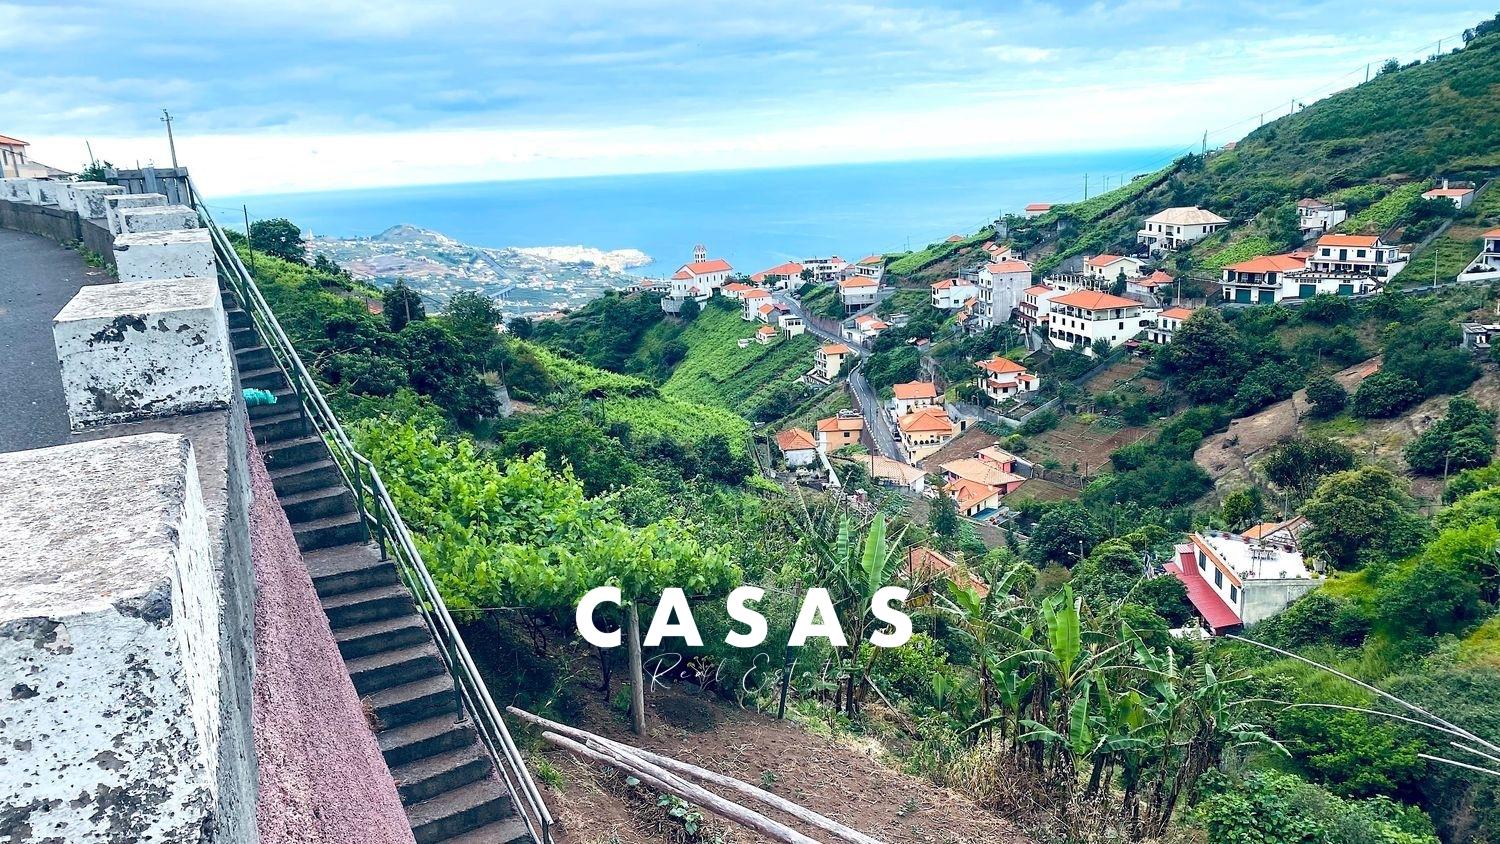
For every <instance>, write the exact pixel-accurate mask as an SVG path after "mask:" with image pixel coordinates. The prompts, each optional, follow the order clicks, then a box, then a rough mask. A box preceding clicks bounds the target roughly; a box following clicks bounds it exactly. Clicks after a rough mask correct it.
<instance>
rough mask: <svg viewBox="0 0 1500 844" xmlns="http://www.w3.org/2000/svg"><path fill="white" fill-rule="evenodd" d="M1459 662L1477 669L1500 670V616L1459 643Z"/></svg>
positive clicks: (1476, 629) (1492, 618) (1482, 625)
mask: <svg viewBox="0 0 1500 844" xmlns="http://www.w3.org/2000/svg"><path fill="white" fill-rule="evenodd" d="M1458 660H1459V662H1461V663H1463V664H1464V665H1469V666H1473V667H1476V668H1494V669H1500V615H1497V616H1492V617H1491V618H1490V620H1489V621H1486V622H1485V623H1483V624H1481V625H1479V626H1478V627H1477V628H1475V629H1474V632H1472V633H1470V634H1469V635H1468V637H1467V638H1465V639H1464V640H1463V641H1462V642H1459V643H1458Z"/></svg>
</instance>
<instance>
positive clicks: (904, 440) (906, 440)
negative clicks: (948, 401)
mask: <svg viewBox="0 0 1500 844" xmlns="http://www.w3.org/2000/svg"><path fill="white" fill-rule="evenodd" d="M896 433H897V436H898V438H899V440H900V443H901V451H902V453H903V454H904V455H905V456H906V462H908V463H919V462H921V461H922V460H924V459H926V458H927V457H929V456H930V455H932V453H933V452H935V451H937V450H938V449H940V448H942V447H943V446H945V445H947V444H948V441H949V440H951V439H953V437H954V436H956V435H957V434H958V428H957V426H955V425H954V424H953V420H952V419H949V418H948V414H947V412H946V411H944V410H943V408H941V407H938V406H935V405H934V406H932V407H924V408H921V409H920V410H914V411H912V412H911V413H908V414H906V415H905V416H902V417H901V418H900V419H898V420H896Z"/></svg>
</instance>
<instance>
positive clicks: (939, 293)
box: [928, 278, 979, 311]
mask: <svg viewBox="0 0 1500 844" xmlns="http://www.w3.org/2000/svg"><path fill="white" fill-rule="evenodd" d="M928 286H929V287H930V288H931V289H932V306H933V307H934V308H937V309H938V310H940V311H956V310H958V309H959V308H962V307H963V306H964V303H965V302H967V301H969V300H970V299H972V298H974V297H975V296H977V295H979V286H978V285H976V284H971V283H969V282H967V281H964V280H963V279H961V278H945V279H943V280H942V281H934V282H933V283H932V284H930V285H928Z"/></svg>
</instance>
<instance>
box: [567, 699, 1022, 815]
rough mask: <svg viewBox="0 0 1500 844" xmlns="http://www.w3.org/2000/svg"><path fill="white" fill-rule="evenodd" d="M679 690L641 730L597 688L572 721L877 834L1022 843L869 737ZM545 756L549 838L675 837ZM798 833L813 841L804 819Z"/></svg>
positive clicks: (653, 703) (616, 795)
mask: <svg viewBox="0 0 1500 844" xmlns="http://www.w3.org/2000/svg"><path fill="white" fill-rule="evenodd" d="M691 688H693V687H690V686H686V687H684V686H674V687H671V688H665V689H662V688H659V689H656V690H655V691H654V692H652V693H651V694H650V695H649V696H648V698H647V709H648V710H649V716H648V719H647V722H648V724H649V725H650V729H649V733H650V734H649V735H648V736H647V737H646V738H645V739H637V738H636V737H635V736H633V735H631V734H630V732H629V726H628V724H627V723H626V719H625V717H624V716H623V715H622V714H620V713H619V712H617V711H615V710H613V709H610V708H608V707H606V706H604V705H603V703H602V702H601V701H600V700H599V699H598V698H597V696H593V697H591V698H590V699H589V700H588V702H587V704H586V710H585V713H584V716H583V717H582V718H581V719H580V720H579V721H578V723H577V725H578V726H579V727H580V728H582V729H586V730H591V731H593V732H597V733H600V734H603V735H606V736H609V737H610V738H614V739H617V740H619V741H622V742H627V743H631V744H635V745H637V746H640V747H645V748H648V749H650V750H654V751H656V752H658V753H662V754H665V755H668V756H673V757H676V758H678V759H682V760H683V761H687V762H692V763H693V764H696V765H699V766H702V767H705V768H708V769H710V770H714V771H718V772H720V773H726V774H729V775H731V776H735V777H738V778H740V779H742V780H745V781H746V782H749V783H751V784H754V785H759V786H761V787H764V788H768V789H769V790H771V791H774V792H775V793H777V794H779V795H781V796H782V797H785V798H787V799H789V800H792V801H795V802H797V803H800V804H802V805H803V806H806V807H808V808H810V809H813V810H815V811H817V812H820V813H822V814H824V815H827V816H828V817H831V818H834V819H835V820H838V821H840V822H842V823H845V824H848V825H849V826H852V827H854V828H855V829H859V830H861V831H863V832H865V833H868V834H869V835H872V836H875V837H877V838H879V839H881V840H883V841H886V842H889V844H980V842H985V844H1023V842H1029V841H1030V839H1029V838H1027V837H1026V836H1025V835H1024V834H1022V833H1021V832H1020V831H1019V830H1018V829H1017V828H1016V827H1015V825H1014V824H1012V823H1010V822H1009V821H1007V820H1005V819H1004V818H1001V817H999V816H997V815H995V814H994V813H992V812H989V811H987V810H985V809H981V808H979V807H978V806H976V805H974V804H973V803H972V802H971V801H969V800H968V799H967V798H965V797H964V796H962V795H960V794H957V793H954V792H952V791H948V790H946V789H943V788H939V787H938V786H935V785H933V784H932V783H930V782H927V781H925V780H921V779H917V778H915V777H910V776H907V775H905V774H903V773H900V772H899V771H895V770H892V769H891V768H890V767H887V766H886V765H885V764H883V763H882V762H880V761H878V759H877V756H878V755H880V753H881V752H882V751H881V748H880V746H879V745H878V743H876V742H875V741H873V740H868V741H867V743H866V744H863V745H860V744H856V743H855V742H853V741H852V740H850V741H848V742H847V743H845V742H839V741H835V740H833V739H830V738H826V737H823V736H820V735H815V734H813V733H811V732H809V731H808V730H807V729H805V728H803V727H801V726H799V725H797V724H794V723H791V722H787V721H777V720H775V719H773V718H769V717H766V716H764V715H759V714H756V713H754V712H748V711H745V710H741V709H739V708H737V707H734V706H732V705H728V704H726V703H725V702H723V701H721V700H719V699H718V698H716V697H714V696H713V695H712V694H710V693H708V692H689V691H685V690H684V689H691ZM546 758H547V760H548V761H549V762H550V763H551V764H552V765H553V766H554V767H555V768H557V770H558V771H559V772H561V773H562V774H563V776H564V778H565V779H566V781H567V782H566V784H565V786H564V788H563V790H562V793H561V794H558V793H556V792H553V793H552V794H551V795H549V799H548V801H547V802H548V804H549V805H551V806H552V808H553V813H554V815H556V816H557V819H558V820H559V821H560V822H561V823H562V825H563V831H562V833H561V834H560V835H559V836H558V842H559V844H615V842H618V844H646V842H663V841H682V840H685V839H683V838H682V834H681V827H680V825H677V824H675V823H673V822H666V823H663V822H662V821H661V816H660V813H659V811H657V810H654V808H653V807H652V806H650V805H649V803H643V802H642V801H641V799H640V797H639V796H637V797H635V798H632V797H631V792H632V791H634V790H632V789H630V788H629V787H627V786H626V785H625V784H624V783H623V782H622V780H621V778H620V777H619V776H617V775H614V774H612V773H603V772H601V771H600V770H598V769H597V768H596V767H595V766H593V765H589V764H585V763H582V762H579V761H577V760H575V759H574V758H573V757H572V756H570V755H569V754H566V753H563V752H561V751H555V750H554V751H549V752H548V753H547V754H546ZM768 782H769V785H767V784H766V783H768ZM636 793H637V795H639V794H640V792H639V791H636ZM778 820H782V821H783V822H786V821H787V820H788V819H787V818H778ZM716 829H717V827H716ZM722 831H723V833H724V838H723V841H725V842H726V844H728V843H729V842H734V844H745V843H746V842H765V841H767V839H765V838H763V837H761V836H759V835H756V834H753V833H751V832H749V831H747V830H744V829H742V828H740V827H737V826H733V825H726V826H723V827H722ZM802 831H803V832H804V833H806V834H808V835H810V836H812V837H813V838H816V839H818V840H820V841H821V840H824V836H822V835H820V834H818V833H817V831H816V830H814V829H811V828H804V829H803V830H802ZM706 840H712V839H706Z"/></svg>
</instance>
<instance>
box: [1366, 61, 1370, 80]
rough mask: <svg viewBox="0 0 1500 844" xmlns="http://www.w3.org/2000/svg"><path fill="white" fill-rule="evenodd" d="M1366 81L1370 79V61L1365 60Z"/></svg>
mask: <svg viewBox="0 0 1500 844" xmlns="http://www.w3.org/2000/svg"><path fill="white" fill-rule="evenodd" d="M1365 81H1366V82H1369V81H1370V63H1369V62H1365Z"/></svg>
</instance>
